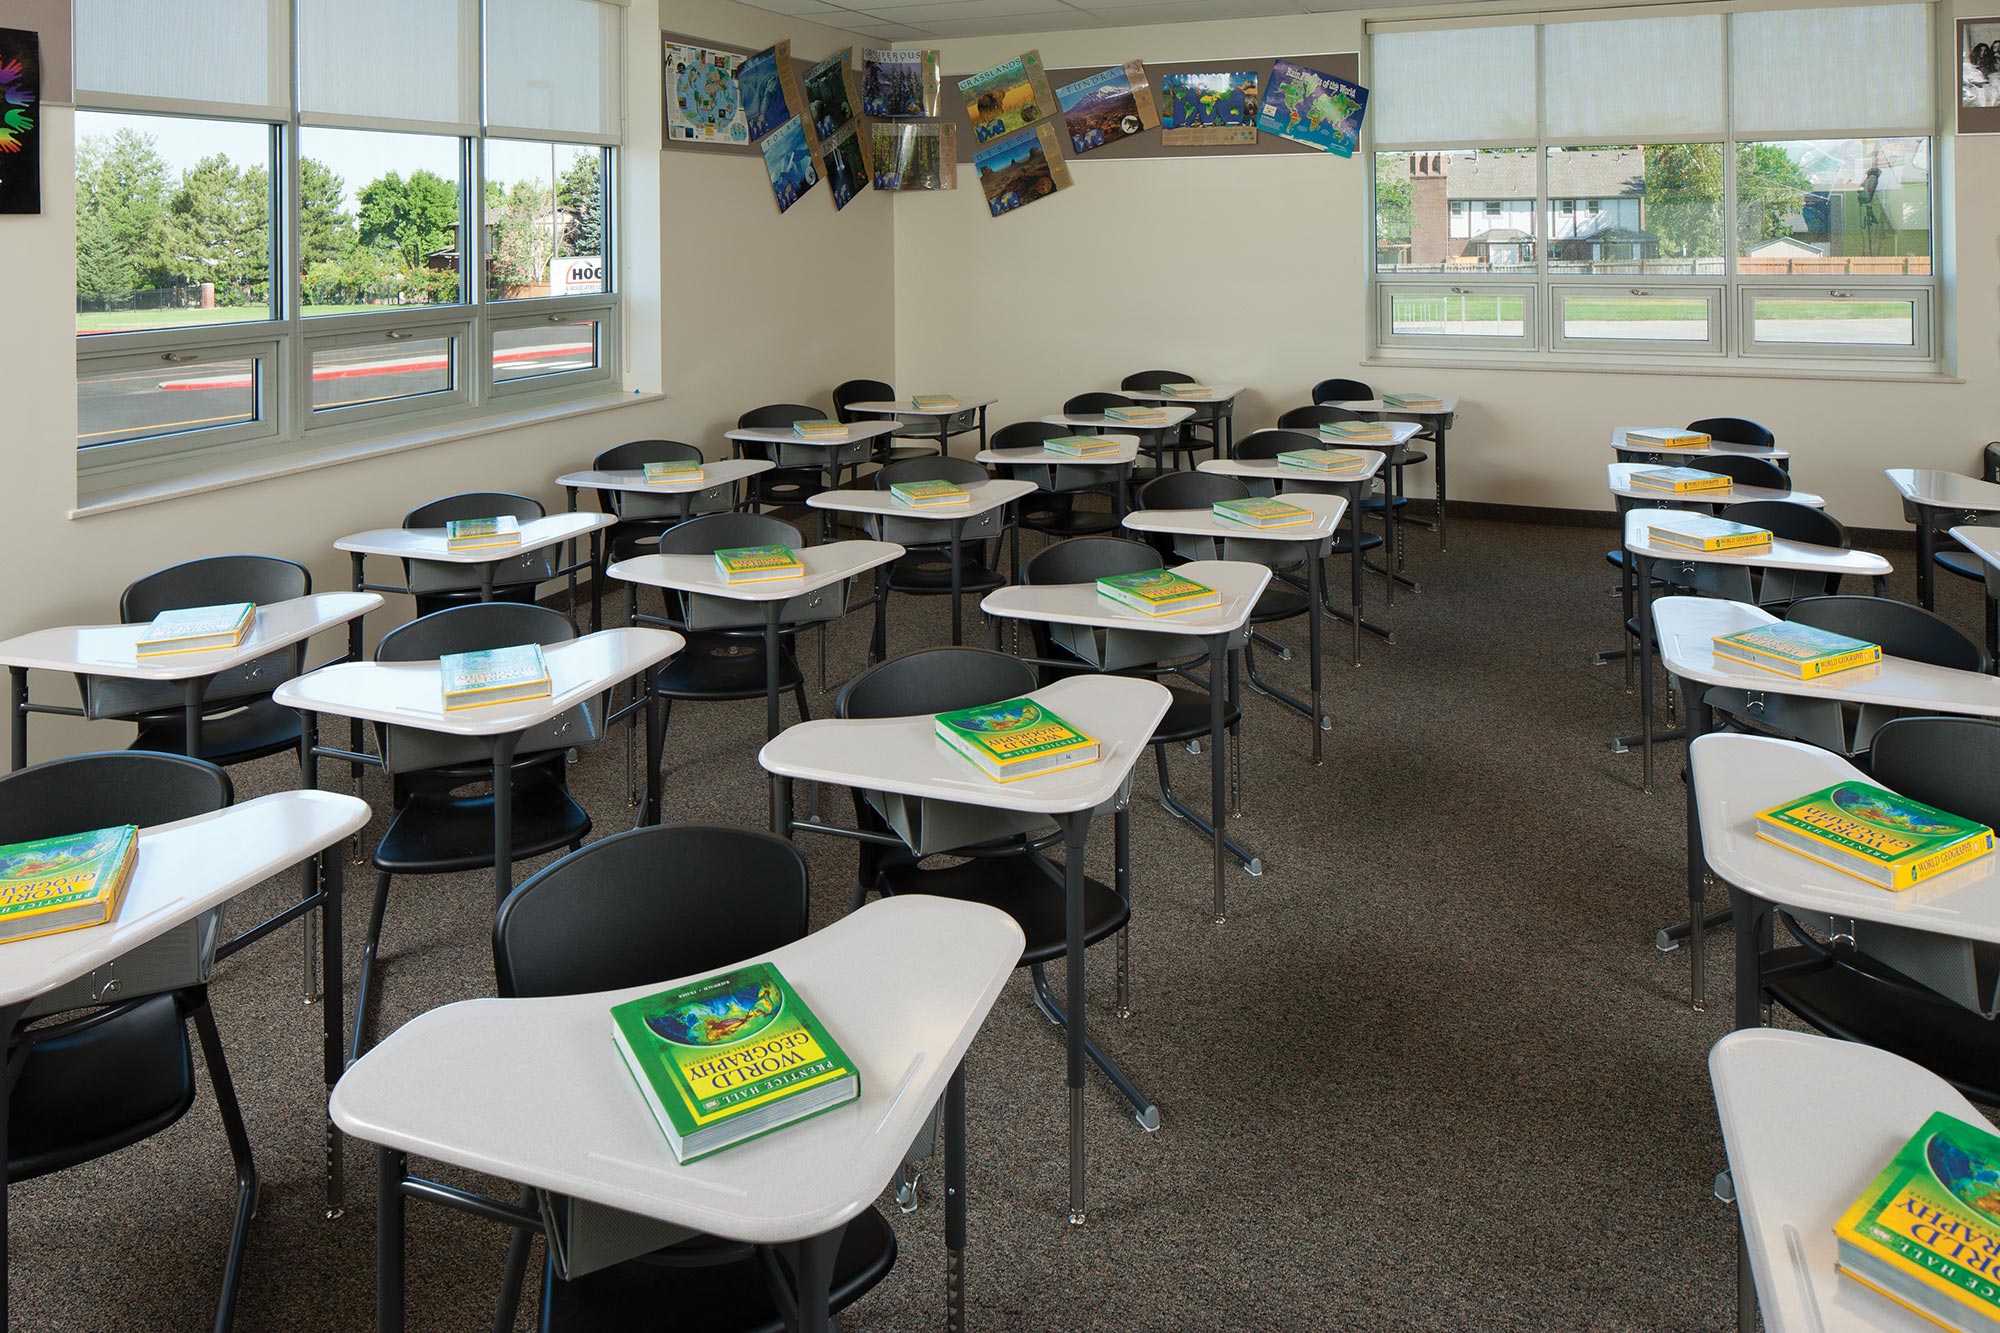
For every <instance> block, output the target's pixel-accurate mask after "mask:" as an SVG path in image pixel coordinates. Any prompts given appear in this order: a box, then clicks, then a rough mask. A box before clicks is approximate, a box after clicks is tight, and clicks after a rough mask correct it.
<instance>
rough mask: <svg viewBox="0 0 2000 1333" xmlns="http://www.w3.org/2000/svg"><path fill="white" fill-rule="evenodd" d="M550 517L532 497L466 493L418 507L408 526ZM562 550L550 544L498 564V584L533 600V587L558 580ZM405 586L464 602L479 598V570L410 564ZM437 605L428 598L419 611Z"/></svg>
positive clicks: (420, 593) (435, 563)
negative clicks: (477, 596)
mask: <svg viewBox="0 0 2000 1333" xmlns="http://www.w3.org/2000/svg"><path fill="white" fill-rule="evenodd" d="M547 513H548V510H547V508H546V507H545V506H544V505H543V504H542V502H541V501H540V500H537V499H535V498H534V497H532V496H527V495H513V494H510V493H508V492H506V491H467V492H466V493H464V494H463V495H447V496H445V497H444V498H443V499H442V500H433V501H431V502H430V503H429V504H425V505H418V506H417V507H416V508H415V509H412V510H411V511H410V512H409V513H407V514H405V515H403V526H404V527H405V528H441V527H443V526H444V525H445V524H447V523H449V522H451V521H452V520H453V519H459V518H498V517H501V516H503V515H504V516H507V517H511V518H514V519H516V520H518V521H520V522H522V523H526V522H529V521H530V520H532V519H537V518H541V517H543V516H545V515H546V514H547ZM561 550H562V548H561V547H560V546H546V547H543V548H542V549H541V550H539V551H528V552H525V553H523V554H521V555H517V556H515V557H513V558H512V559H504V560H501V561H499V562H498V563H497V565H496V567H495V569H494V571H493V586H494V587H495V588H496V589H501V588H506V589H510V590H511V595H512V596H513V597H514V598H515V599H517V600H528V601H532V600H533V597H534V585H535V584H537V583H540V582H542V581H543V580H545V579H552V578H554V577H555V576H556V561H557V559H558V557H559V555H560V552H561ZM403 582H404V584H405V585H406V586H407V587H408V588H409V590H410V591H411V592H412V593H415V594H417V595H418V596H419V597H421V598H426V599H428V598H431V597H435V596H440V595H445V594H455V595H456V596H457V598H459V599H462V598H464V597H465V596H467V595H474V596H476V595H477V593H478V589H479V575H478V573H477V571H475V570H470V569H469V568H468V567H467V566H465V565H456V564H447V563H445V562H444V561H440V560H405V561H404V562H403ZM438 606H439V604H438V603H436V602H431V601H428V600H426V601H421V602H420V603H419V607H418V609H419V610H420V611H425V612H428V611H430V610H434V609H438Z"/></svg>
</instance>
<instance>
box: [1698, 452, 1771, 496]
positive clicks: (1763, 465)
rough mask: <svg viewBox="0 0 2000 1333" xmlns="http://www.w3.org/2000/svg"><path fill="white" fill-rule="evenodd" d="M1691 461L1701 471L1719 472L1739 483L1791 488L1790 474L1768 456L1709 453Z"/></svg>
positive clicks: (1769, 488)
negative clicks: (1704, 456)
mask: <svg viewBox="0 0 2000 1333" xmlns="http://www.w3.org/2000/svg"><path fill="white" fill-rule="evenodd" d="M1691 462H1692V465H1693V466H1694V467H1696V468H1699V469H1700V470H1701V471H1703V472H1715V473H1720V474H1721V475H1722V476H1725V477H1728V478H1729V479H1730V480H1731V481H1734V482H1737V483H1739V484H1740V485H1744V486H1762V487H1764V488H1765V489H1766V490H1773V491H1789V490H1790V489H1792V474H1791V473H1789V472H1787V471H1785V470H1784V469H1783V468H1781V467H1779V466H1778V465H1777V464H1776V463H1773V462H1772V461H1771V460H1770V459H1768V458H1756V457H1753V456H1751V455H1749V454H1710V455H1708V457H1706V458H1696V459H1693V460H1691Z"/></svg>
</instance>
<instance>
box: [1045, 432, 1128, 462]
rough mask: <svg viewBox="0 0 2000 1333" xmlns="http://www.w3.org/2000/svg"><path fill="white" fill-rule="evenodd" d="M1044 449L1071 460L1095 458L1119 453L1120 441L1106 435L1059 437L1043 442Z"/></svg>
mask: <svg viewBox="0 0 2000 1333" xmlns="http://www.w3.org/2000/svg"><path fill="white" fill-rule="evenodd" d="M1042 448H1043V449H1044V450H1046V451H1047V452H1049V453H1052V454H1062V455H1064V456H1066V457H1070V458H1095V457H1097V456H1098V455H1100V454H1115V453H1117V452H1118V441H1116V440H1114V439H1111V438H1110V437H1109V436H1105V435H1058V436H1056V438H1054V439H1053V440H1043V441H1042Z"/></svg>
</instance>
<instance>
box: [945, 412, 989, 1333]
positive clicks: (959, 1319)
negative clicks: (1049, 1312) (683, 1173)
mask: <svg viewBox="0 0 2000 1333" xmlns="http://www.w3.org/2000/svg"><path fill="white" fill-rule="evenodd" d="M980 415H981V417H982V418H983V417H984V416H985V409H984V408H981V409H980ZM981 446H982V447H984V441H983V440H982V441H981ZM944 1299H945V1316H944V1319H945V1329H946V1330H947V1333H965V1061H963V1060H960V1061H959V1062H958V1068H957V1069H955V1070H953V1071H952V1075H951V1082H949V1083H947V1084H945V1085H944Z"/></svg>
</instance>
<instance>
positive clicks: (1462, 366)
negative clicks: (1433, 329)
mask: <svg viewBox="0 0 2000 1333" xmlns="http://www.w3.org/2000/svg"><path fill="white" fill-rule="evenodd" d="M1361 364H1362V365H1364V366H1380V367H1383V368H1385V369H1388V368H1396V367H1407V368H1410V369H1422V370H1539V371H1544V372H1547V373H1550V374H1559V375H1693V376H1696V377H1698V378H1701V379H1765V380H1861V381H1867V382H1871V383H1885V384H1963V383H1965V380H1964V378H1963V377H1962V376H1958V375H1952V374H1948V373H1946V372H1945V371H1942V370H1939V369H1938V368H1937V367H1935V366H1930V365H1922V364H1921V363H1920V364H1919V365H1917V366H1912V367H1911V368H1910V369H1908V370H1896V369H1893V368H1890V367H1885V366H1884V365H1882V364H1881V363H1880V362H1866V361H1856V362H1846V363H1841V364H1838V365H1833V364H1828V363H1826V362H1819V363H1817V364H1812V365H1801V364H1797V363H1789V362H1784V361H1772V362H1770V363H1769V364H1765V363H1763V362H1761V361H1758V362H1752V361H1746V360H1740V359H1739V360H1732V361H1721V360H1717V359H1714V358H1697V357H1687V358H1686V359H1685V360H1678V361H1676V360H1670V359H1667V358H1665V357H1662V358H1660V359H1657V360H1646V361H1639V360H1636V359H1635V360H1633V361H1630V362H1625V361H1601V360H1593V359H1585V358H1579V359H1577V360H1570V359H1568V358H1561V359H1557V358H1553V357H1543V358H1535V359H1521V358H1509V357H1506V356H1495V357H1491V358H1488V357H1481V356H1470V355H1460V356H1453V355H1451V354H1450V353H1448V352H1440V351H1438V350H1437V349H1435V348H1429V349H1426V350H1424V351H1422V352H1413V353H1411V354H1410V355H1407V356H1399V355H1397V354H1395V353H1393V352H1383V351H1376V352H1372V353H1370V354H1369V355H1368V356H1366V357H1363V358H1362V361H1361Z"/></svg>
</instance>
